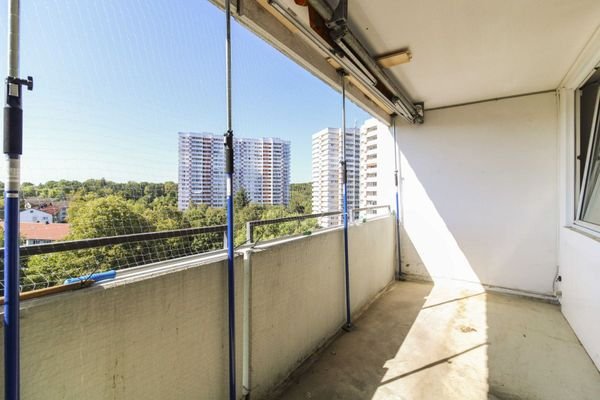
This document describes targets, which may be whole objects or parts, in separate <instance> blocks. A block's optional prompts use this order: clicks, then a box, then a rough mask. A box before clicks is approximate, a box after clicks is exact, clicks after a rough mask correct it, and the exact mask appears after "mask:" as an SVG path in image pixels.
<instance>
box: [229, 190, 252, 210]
mask: <svg viewBox="0 0 600 400" xmlns="http://www.w3.org/2000/svg"><path fill="white" fill-rule="evenodd" d="M233 204H234V207H235V208H236V209H238V208H244V207H247V206H248V205H249V204H250V195H248V192H246V189H244V188H241V189H240V190H238V192H237V193H236V194H235V197H234V198H233Z"/></svg>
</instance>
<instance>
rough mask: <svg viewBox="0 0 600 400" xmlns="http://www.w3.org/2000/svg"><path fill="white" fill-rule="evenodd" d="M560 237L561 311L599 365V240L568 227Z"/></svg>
mask: <svg viewBox="0 0 600 400" xmlns="http://www.w3.org/2000/svg"><path fill="white" fill-rule="evenodd" d="M560 238H561V240H560V273H561V276H562V284H561V289H562V298H561V305H562V312H563V314H564V315H565V317H566V318H567V320H568V321H569V323H570V324H571V327H572V328H573V330H574V331H575V333H576V334H577V337H578V338H579V340H580V341H581V343H582V344H583V345H584V347H585V349H586V350H587V352H588V354H589V355H590V357H591V358H592V360H593V361H594V363H595V364H596V366H597V367H598V368H600V290H598V287H599V285H600V240H599V239H595V238H592V237H589V236H586V235H584V234H582V233H581V232H577V231H575V230H572V229H569V228H562V229H561V234H560Z"/></svg>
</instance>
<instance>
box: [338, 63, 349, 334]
mask: <svg viewBox="0 0 600 400" xmlns="http://www.w3.org/2000/svg"><path fill="white" fill-rule="evenodd" d="M339 74H340V78H341V81H342V82H341V83H342V132H341V134H342V159H341V161H340V167H341V169H342V207H343V212H342V218H343V222H344V272H345V284H346V324H345V325H344V329H345V330H346V331H349V330H350V329H352V315H351V311H350V310H351V307H350V268H349V260H348V169H347V165H346V75H347V74H346V72H345V71H344V70H340V71H339Z"/></svg>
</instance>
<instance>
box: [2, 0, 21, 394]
mask: <svg viewBox="0 0 600 400" xmlns="http://www.w3.org/2000/svg"><path fill="white" fill-rule="evenodd" d="M19 17H20V15H19V0H8V77H7V79H6V104H5V106H4V154H5V155H6V171H7V177H6V187H5V189H4V398H5V399H6V400H18V399H19V397H20V374H19V372H20V370H19V368H20V366H19V350H20V349H19V344H20V343H19V187H20V183H21V182H20V181H21V170H20V157H21V154H22V153H23V151H22V150H23V146H22V143H23V109H22V108H21V106H22V101H21V100H22V99H21V83H22V82H21V81H20V80H19V78H18V77H19Z"/></svg>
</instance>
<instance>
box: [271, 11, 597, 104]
mask: <svg viewBox="0 0 600 400" xmlns="http://www.w3.org/2000/svg"><path fill="white" fill-rule="evenodd" d="M280 1H281V0H280ZM283 2H284V3H287V5H288V6H289V7H290V9H292V10H293V11H295V12H296V13H297V14H298V17H300V19H302V20H304V21H306V22H307V20H308V18H307V15H306V8H303V7H298V6H295V5H294V3H293V1H292V0H283ZM330 3H331V4H335V3H337V1H335V0H331V1H330ZM348 8H349V19H350V25H351V28H352V31H353V32H354V34H355V35H356V36H357V37H358V38H359V39H360V40H361V41H362V42H363V44H364V45H365V47H367V49H368V50H370V52H371V54H373V55H381V54H385V53H389V52H392V51H396V50H399V49H403V48H409V49H410V50H411V52H412V55H413V58H412V61H411V62H410V63H409V64H403V65H398V66H396V67H393V68H391V69H388V70H387V71H388V72H389V73H391V74H392V75H393V76H394V77H395V78H396V80H397V81H398V82H399V83H400V84H401V85H402V86H403V87H404V88H405V89H406V90H407V91H408V93H409V94H410V96H411V97H412V98H413V99H414V100H415V101H424V102H425V107H426V108H433V107H439V106H446V105H453V104H459V103H464V102H470V101H477V100H483V99H490V98H496V97H504V96H510V95H515V94H524V93H530V92H537V91H543V90H551V89H555V88H557V87H558V85H559V83H560V81H561V80H562V78H563V77H564V76H565V74H566V73H567V71H568V69H569V67H570V66H571V65H572V64H573V62H574V61H575V58H576V57H577V55H578V54H579V52H580V51H581V50H582V49H583V47H584V45H585V44H586V43H587V41H588V40H589V39H590V38H591V36H592V35H593V34H594V32H595V31H596V30H597V29H599V26H600V0H418V1H415V0H349V6H348Z"/></svg>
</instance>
